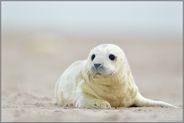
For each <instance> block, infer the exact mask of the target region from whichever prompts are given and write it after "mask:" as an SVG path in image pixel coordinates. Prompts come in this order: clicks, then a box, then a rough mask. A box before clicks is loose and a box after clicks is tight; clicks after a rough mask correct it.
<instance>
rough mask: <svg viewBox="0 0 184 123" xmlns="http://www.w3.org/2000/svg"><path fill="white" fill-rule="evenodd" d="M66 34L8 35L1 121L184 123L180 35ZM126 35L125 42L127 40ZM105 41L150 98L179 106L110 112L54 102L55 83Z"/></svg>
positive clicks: (4, 48)
mask: <svg viewBox="0 0 184 123" xmlns="http://www.w3.org/2000/svg"><path fill="white" fill-rule="evenodd" d="M71 35H72V34H70V35H62V33H48V32H47V33H46V32H44V33H43V34H42V33H39V34H34V33H28V34H26V33H25V34H24V33H15V32H14V33H3V34H2V36H3V37H2V43H1V44H2V46H1V48H2V49H1V51H2V53H1V54H2V56H1V57H2V60H1V61H2V70H1V72H2V73H1V77H2V79H1V86H2V87H1V88H2V95H1V96H2V97H1V103H2V105H1V120H2V121H3V122H5V121H24V122H25V121H29V122H33V121H35V122H36V121H44V122H47V121H58V122H59V121H132V122H133V121H182V120H183V119H182V112H183V103H182V100H183V99H182V90H183V88H182V86H183V85H182V41H181V40H180V39H178V38H177V37H174V36H173V38H169V39H168V38H166V37H167V36H165V37H162V36H160V37H159V36H156V35H152V36H150V37H147V38H143V37H131V38H130V37H129V38H127V37H125V36H123V35H122V36H121V35H119V37H110V38H109V37H108V38H103V35H102V36H96V37H95V36H91V37H89V36H85V37H80V36H79V37H77V36H73V37H72V36H71ZM122 37H123V38H122ZM101 43H115V44H117V45H119V46H120V47H121V48H123V49H124V51H125V53H126V55H127V58H128V61H129V63H130V66H131V69H132V72H133V75H134V78H135V80H136V84H137V86H138V87H139V89H140V91H141V93H142V94H143V95H144V96H145V97H149V98H151V99H156V100H162V101H166V102H168V103H171V104H174V105H176V106H179V108H177V109H173V108H159V107H131V108H119V109H110V110H98V109H94V110H92V109H71V108H69V109H63V108H61V107H58V106H55V105H54V104H53V103H52V100H53V94H54V85H55V82H56V80H57V78H58V77H59V76H60V74H61V73H62V72H63V71H64V70H65V69H66V68H67V66H68V65H70V64H71V63H72V62H73V61H76V60H79V59H85V58H86V57H87V55H88V53H89V50H90V49H91V48H92V47H94V46H96V45H97V44H101Z"/></svg>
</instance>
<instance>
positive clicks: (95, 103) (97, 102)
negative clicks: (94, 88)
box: [76, 97, 111, 109]
mask: <svg viewBox="0 0 184 123" xmlns="http://www.w3.org/2000/svg"><path fill="white" fill-rule="evenodd" d="M76 107H78V108H95V109H110V108H111V105H110V103H109V102H107V101H105V100H101V99H95V98H92V97H81V98H79V99H78V100H77V102H76Z"/></svg>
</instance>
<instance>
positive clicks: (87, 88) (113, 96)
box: [55, 44, 172, 108]
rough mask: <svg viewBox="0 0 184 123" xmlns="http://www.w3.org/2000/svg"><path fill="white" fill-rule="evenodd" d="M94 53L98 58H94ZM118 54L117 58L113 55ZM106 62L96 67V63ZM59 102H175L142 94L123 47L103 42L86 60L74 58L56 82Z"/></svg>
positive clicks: (102, 104)
mask: <svg viewBox="0 0 184 123" xmlns="http://www.w3.org/2000/svg"><path fill="white" fill-rule="evenodd" d="M92 54H95V59H94V60H91V56H92ZM109 54H114V55H115V56H116V59H115V60H114V61H112V60H110V59H109ZM95 63H100V64H102V66H103V67H102V68H103V69H100V70H94V64H95ZM55 97H56V103H57V104H58V105H61V106H68V105H73V106H74V107H79V108H111V107H129V106H132V105H136V106H169V107H170V106H171V107H172V105H170V104H167V103H164V102H161V101H153V100H149V99H146V98H144V97H142V96H141V94H140V93H139V91H138V88H137V86H136V85H135V83H134V79H133V76H132V73H131V70H130V67H129V64H128V61H127V58H126V56H125V54H124V52H123V50H122V49H121V48H119V47H118V46H116V45H114V44H101V45H99V46H97V47H95V48H93V49H92V50H91V52H90V54H89V56H88V58H87V59H86V60H83V61H77V62H74V63H73V64H72V65H71V66H70V67H69V68H67V69H66V70H65V71H64V73H63V74H62V75H61V77H60V78H59V79H58V81H57V83H56V86H55Z"/></svg>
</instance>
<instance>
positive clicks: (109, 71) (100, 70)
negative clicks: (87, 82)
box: [86, 44, 127, 78]
mask: <svg viewBox="0 0 184 123" xmlns="http://www.w3.org/2000/svg"><path fill="white" fill-rule="evenodd" d="M124 64H127V59H126V56H125V54H124V52H123V50H122V49H121V48H120V47H118V46H117V45H114V44H101V45H98V46H96V47H94V48H93V49H92V50H91V51H90V54H89V56H88V58H87V64H86V65H87V67H86V68H87V71H88V73H89V74H90V75H91V76H92V77H93V78H98V77H104V78H105V77H112V76H115V75H117V74H119V73H121V72H122V71H121V70H122V67H123V66H124Z"/></svg>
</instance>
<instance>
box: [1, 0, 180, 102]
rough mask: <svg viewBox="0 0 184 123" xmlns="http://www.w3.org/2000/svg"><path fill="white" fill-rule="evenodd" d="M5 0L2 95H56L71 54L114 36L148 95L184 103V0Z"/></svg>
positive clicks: (80, 55)
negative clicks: (130, 0)
mask: <svg viewBox="0 0 184 123" xmlns="http://www.w3.org/2000/svg"><path fill="white" fill-rule="evenodd" d="M1 7H2V8H1V26H2V29H1V31H2V32H1V35H2V38H1V55H2V56H1V57H2V63H1V65H2V73H1V75H2V79H1V84H2V99H3V100H6V99H7V98H8V97H10V96H11V95H12V94H15V93H29V94H30V95H36V96H43V97H48V98H53V94H54V93H53V92H54V85H55V82H56V80H57V79H58V78H59V76H60V75H61V74H62V72H63V71H64V70H65V69H66V68H67V67H68V66H69V65H70V64H71V63H72V62H74V61H76V60H79V59H85V58H87V55H88V53H89V51H90V49H91V48H93V47H94V46H96V45H98V44H102V43H114V44H117V45H119V46H120V47H121V48H122V49H123V50H124V52H125V53H126V55H127V58H128V61H129V64H130V67H131V69H132V72H133V75H134V78H135V81H136V84H137V85H138V87H139V89H140V91H141V93H143V95H144V96H146V97H149V98H152V99H159V100H163V101H167V102H170V103H173V104H176V105H182V75H183V73H182V34H183V32H182V27H183V24H182V22H183V16H182V15H183V13H182V2H177V1H171V2H167V1H164V2H160V1H159V2H158V1H151V2H147V1H139V2H135V1H132V2H127V1H123V2H121V1H114V2H112V1H105V2H103V1H98V2H97V1H87V2H84V1H77V2H74V1H70V2H67V1H61V2H59V1H58V2H56V1H55V2H51V1H47V2H46V1H44V2H39V1H36V2H31V1H26V2H23V1H16V2H13V1H3V2H2V3H1ZM10 103H12V102H10Z"/></svg>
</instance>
